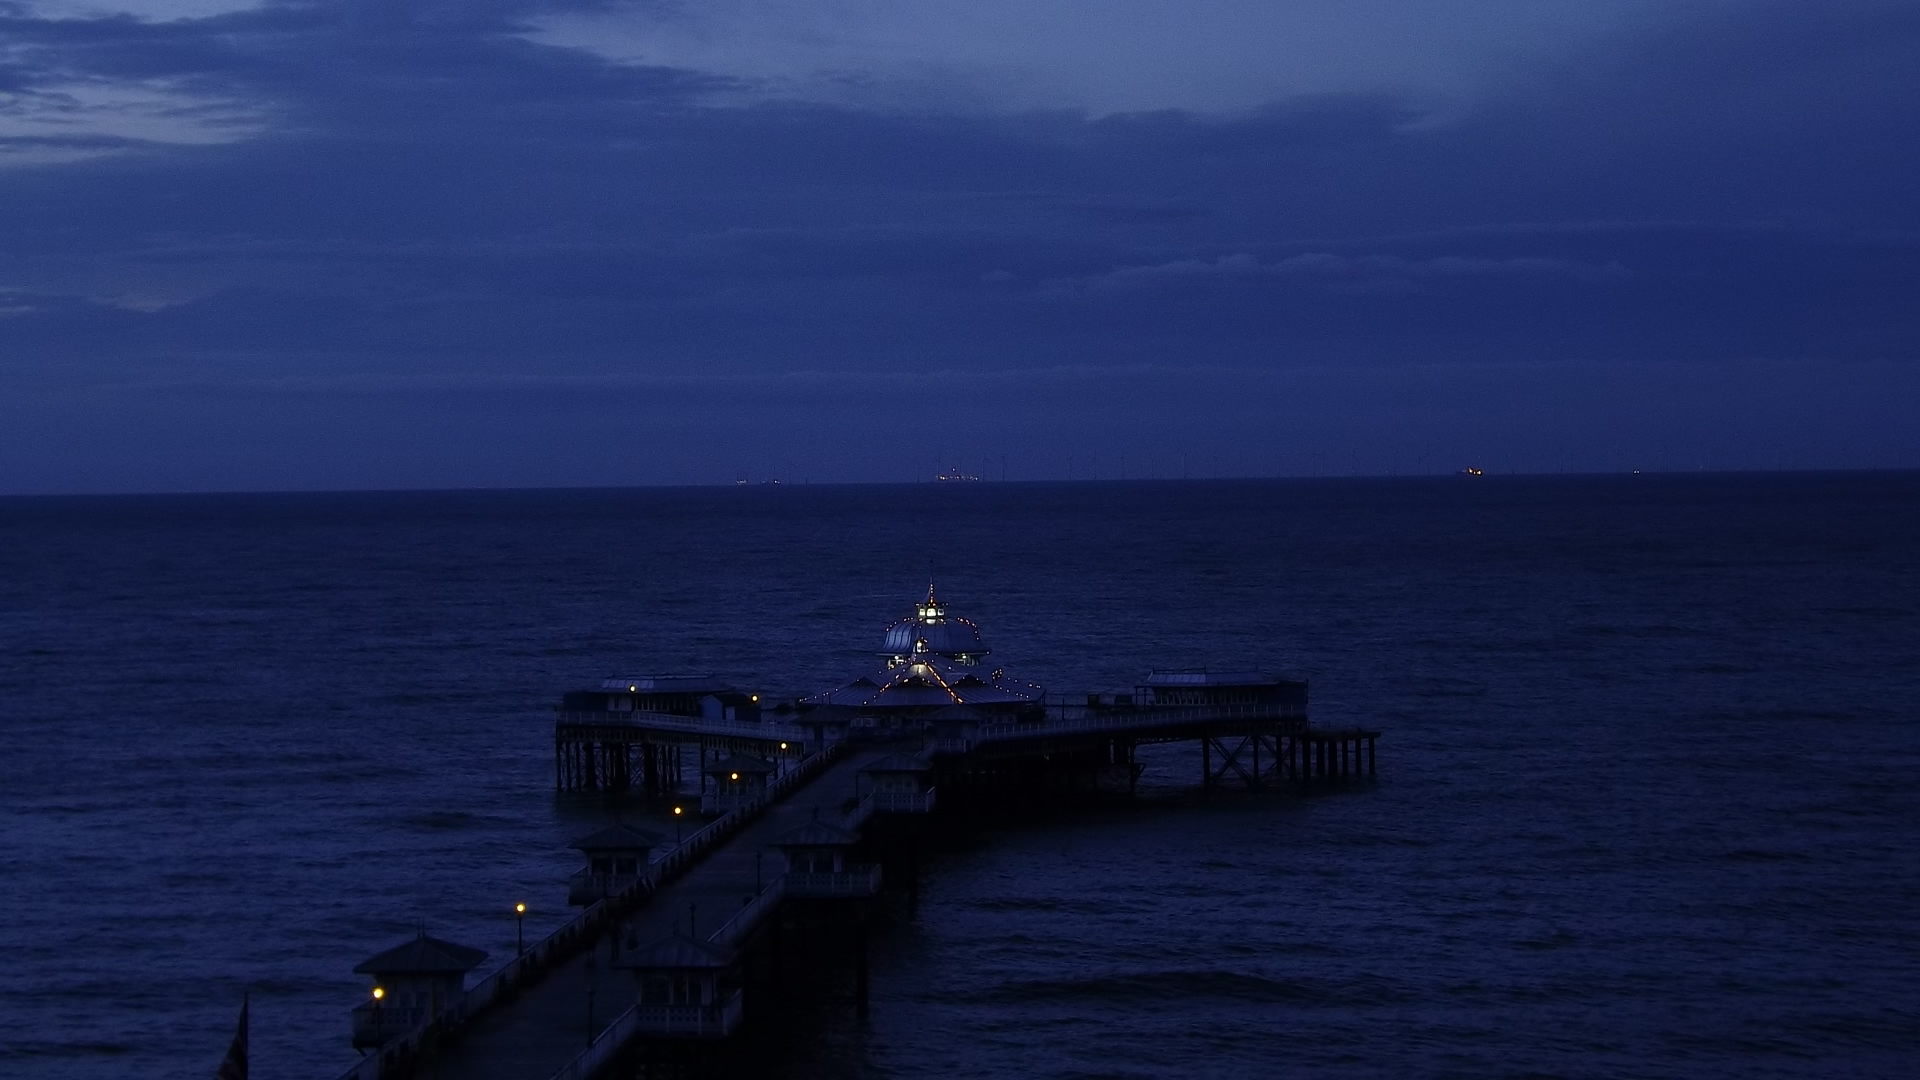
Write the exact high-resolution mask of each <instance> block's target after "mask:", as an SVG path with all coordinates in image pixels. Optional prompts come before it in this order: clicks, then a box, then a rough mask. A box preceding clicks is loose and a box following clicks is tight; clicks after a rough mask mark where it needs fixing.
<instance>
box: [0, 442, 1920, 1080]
mask: <svg viewBox="0 0 1920 1080" xmlns="http://www.w3.org/2000/svg"><path fill="white" fill-rule="evenodd" d="M929 573H931V574H933V575H934V576H935V577H937V579H938V581H939V583H940V588H941V593H942V596H943V597H944V598H945V599H946V600H947V601H948V602H949V604H950V605H951V608H952V610H953V611H954V612H956V613H957V614H961V615H966V616H969V617H971V618H973V619H974V620H976V621H977V622H979V623H980V624H981V626H982V627H983V629H984V632H985V634H986V638H987V640H988V642H989V644H990V645H991V646H992V647H993V650H994V653H993V655H994V660H995V661H996V662H997V663H999V664H1003V665H1004V666H1005V667H1006V668H1007V670H1008V671H1009V672H1010V673H1012V674H1014V675H1016V676H1021V677H1025V678H1029V679H1031V680H1033V681H1036V682H1040V683H1043V684H1045V685H1046V686H1047V687H1048V688H1049V689H1052V690H1058V691H1074V692H1080V691H1086V690H1095V689H1097V690H1125V689H1128V688H1130V687H1131V686H1132V685H1133V684H1134V682H1135V681H1136V680H1137V679H1138V677H1139V676H1141V675H1143V674H1144V673H1145V672H1146V671H1147V670H1148V669H1150V668H1153V667H1156V666H1159V667H1175V666H1193V665H1200V664H1213V665H1216V666H1231V667H1241V666H1246V667H1257V668H1265V669H1269V670H1274V671H1278V672H1287V673H1293V674H1297V675H1302V676H1305V677H1308V678H1310V679H1311V680H1312V687H1313V689H1312V694H1313V697H1312V701H1313V710H1314V715H1315V719H1316V722H1319V723H1325V724H1333V725H1355V724H1358V725H1366V726H1369V727H1377V728H1379V729H1380V730H1382V731H1383V732H1384V735H1383V736H1382V738H1381V739H1380V743H1379V760H1380V776H1379V780H1378V782H1377V783H1376V784H1373V785H1365V786H1359V787H1353V788H1346V789H1340V790H1329V791H1322V792H1316V793H1310V794H1299V793H1284V792H1266V793H1260V794H1249V793H1244V792H1236V791H1226V792H1222V793H1220V794H1219V795H1218V796H1216V797H1214V798H1212V799H1202V798H1200V797H1199V796H1198V793H1197V792H1196V790H1195V789H1196V788H1197V785H1198V779H1199V766H1198V760H1197V752H1195V751H1193V750H1192V748H1190V747H1186V748H1182V747H1169V748H1164V749H1162V750H1160V751H1158V752H1156V753H1154V754H1152V755H1150V756H1149V763H1150V768H1149V771H1148V773H1147V775H1146V777H1145V778H1144V780H1143V784H1144V786H1143V789H1142V793H1141V795H1140V797H1139V798H1138V799H1137V800H1135V801H1134V802H1133V803H1131V804H1125V803H1119V804H1110V805H1099V806H1088V807H1084V808H1079V809H1070V810H1063V811H1060V812H1054V813H1048V814H1044V815H1041V814H1036V815H1035V817H1034V819H1033V820H1018V819H1015V820H1009V821H995V822H992V823H982V824H979V825H977V826H975V827H973V829H972V832H970V833H968V834H967V838H966V840H965V842H956V843H949V844H946V845H945V846H943V847H942V848H941V849H940V850H938V851H937V852H935V853H933V854H932V855H931V856H930V857H929V858H928V860H927V861H926V862H925V863H924V864H923V867H922V873H923V885H922V893H921V897H920V904H919V907H918V909H917V912H916V913H915V914H913V915H912V916H911V917H908V916H906V915H905V914H903V913H902V909H901V908H899V906H898V905H895V906H894V907H893V908H890V909H889V910H891V911H893V912H894V914H893V915H891V916H889V917H888V918H887V919H886V920H884V921H883V922H882V924H881V925H880V926H879V927H878V929H877V930H876V932H875V936H874V938H873V951H872V965H873V983H872V1001H873V1005H872V1014H871V1017H870V1019H868V1020H866V1021H864V1022H863V1021H860V1020H858V1019H856V1018H855V1017H854V1015H853V1012H852V1009H851V1007H850V1006H846V1005H844V995H841V994H840V987H841V983H842V982H843V981H844V980H843V979H842V976H841V975H836V974H833V973H823V974H822V976H821V978H822V990H821V993H820V1001H822V1002H825V1003H826V1004H824V1005H820V1006H819V1007H817V1008H816V1009H815V1011H814V1013H813V1014H812V1018H811V1019H810V1020H809V1022H808V1024H807V1025H806V1028H805V1030H804V1031H803V1032H802V1034H801V1036H800V1037H798V1038H792V1040H791V1045H790V1046H788V1047H786V1048H783V1049H782V1050H781V1051H780V1052H779V1053H778V1054H776V1055H773V1056H774V1057H775V1058H776V1059H777V1061H778V1064H777V1066H776V1067H775V1068H774V1069H773V1070H772V1073H771V1074H770V1080H779V1078H780V1077H782V1076H785V1077H811V1076H846V1077H902V1078H933V1077H939V1078H961V1077H1008V1078H1012V1077H1057V1078H1080V1077H1141V1078H1149V1077H1150V1078H1155V1080H1162V1078H1166V1077H1223V1078H1224V1077H1233V1078H1244V1077H1249V1076H1268V1075H1289V1076H1395V1077H1399V1076H1458V1077H1507V1076H1619V1077H1741V1078H1757V1077H1775V1076H1795V1077H1811V1076H1823V1077H1824V1076H1860V1077H1907V1076H1915V1075H1920V474H1911V473H1906V474H1826V475H1820V474H1803V475H1720V476H1714V475H1675V476H1617V477H1557V478H1503V477H1485V478H1479V479H1472V478H1444V479H1442V478H1423V479H1378V480H1365V479H1340V480H1298V481H1246V482H1182V483H1171V482H1168V483H1105V484H1071V485H1060V484H1056V485H1048V484H990V483H981V484H964V485H934V484H925V485H917V486H899V487H819V486H813V487H794V486H788V487H763V486H755V487H746V488H711V489H679V490H634V491H556V492H487V493H413V494H398V493H394V494H337V495H334V494H302V495H231V496H228V495H220V496H168V497H150V498H149V497H124V498H71V499H40V498H14V499H0V823H3V824H0V828H3V829H4V832H0V904H3V906H0V945H3V946H4V948H3V949H0V958H4V962H3V963H0V1075H4V1076H5V1077H8V1078H13V1077H20V1078H29V1077H33V1078H40V1077H44V1078H48V1080H109V1078H112V1080H119V1078H134V1080H189V1078H191V1080H204V1078H205V1077H207V1076H209V1075H210V1074H211V1073H212V1070H213V1069H214V1067H215V1065H216V1064H217V1063H218V1062H219V1060H220V1058H221V1055H222V1054H223V1053H224V1051H225V1048H226V1044H227V1040H228V1038H229V1035H230V1034H231V1032H232V1029H233V1025H234V1020H235V1016H236V1013H237V1011H238V1008H239V1004H240V1000H241V995H242V992H243V991H245V990H248V989H250V990H251V993H252V1017H253V1056H254V1076H255V1077H257V1078H264V1080H283V1078H284V1080H295V1078H301V1080H330V1078H332V1077H334V1076H335V1075H337V1074H338V1072H339V1071H340V1070H341V1069H342V1068H344V1067H345V1066H346V1065H348V1064H349V1063H351V1062H352V1061H353V1060H354V1054H353V1052H352V1051H351V1050H350V1049H349V1048H348V1045H347V1010H348V1009H349V1008H350V1007H351V1006H353V1005H354V1004H355V1003H357V1002H358V1001H359V1000H360V999H361V995H362V994H363V993H364V991H365V984H364V982H363V980H362V978H361V977H359V976H355V975H354V974H352V968H353V966H354V964H356V963H358V962H359V961H361V960H362V959H364V958H366V957H367V956H369V955H371V954H372V953H374V952H376V951H378V950H379V949H382V948H384V947H386V946H388V945H391V944H394V943H396V942H397V941H399V940H402V939H404V937H406V936H407V935H408V934H410V933H411V932H412V931H413V929H414V928H415V927H416V926H417V925H419V924H420V922H421V921H422V920H424V921H425V924H426V926H427V928H428V929H429V930H430V931H431V932H433V933H434V934H436V935H439V936H443V937H447V938H451V939H453V940H456V941H461V942H465V943H468V944H471V945H475V946H478V947H481V948H484V949H486V950H488V951H489V952H490V953H492V954H493V956H494V957H495V958H496V959H498V958H504V957H505V956H507V955H509V954H510V953H511V952H512V950H513V947H514V945H513V942H514V924H513V918H512V915H511V908H512V905H513V904H514V903H515V902H517V901H525V902H526V903H528V904H529V905H530V906H531V908H532V914H531V915H530V916H529V923H528V926H527V930H528V933H529V936H532V935H533V934H535V933H544V932H546V931H547V930H548V929H550V928H551V927H553V926H555V925H558V924H559V923H560V921H562V920H563V919H564V918H566V917H567V915H568V910H567V909H566V907H565V903H564V898H565V888H564V881H565V878H566V877H567V875H568V874H569V873H571V872H572V871H573V870H574V869H575V868H576V855H575V854H574V853H573V852H571V851H569V850H568V849H567V846H566V845H567V843H568V842H569V841H570V840H571V839H573V838H575V837H576V836H577V835H579V833H581V832H582V831H585V830H586V829H588V828H591V827H593V826H595V825H597V824H599V823H601V822H603V821H604V820H605V819H606V815H607V814H608V813H609V808H608V807H607V806H605V805H604V804H603V803H601V802H598V801H596V800H595V799H593V798H581V797H567V798H560V797H557V796H556V795H555V792H554V770H553V761H552V733H551V724H552V714H551V709H552V707H553V705H554V704H555V703H556V701H557V699H558V697H559V695H560V694H561V693H562V692H563V691H565V690H568V689H571V688H578V687H581V686H585V685H590V684H593V683H596V682H597V681H598V680H600V679H601V678H603V677H605V676H608V675H615V674H628V673H648V672H694V673H709V672H712V673H719V674H722V675H725V676H728V677H730V678H732V679H734V680H736V681H737V682H738V683H739V684H741V685H742V686H744V687H749V688H756V689H759V690H760V691H761V692H762V693H764V694H768V695H775V696H792V695H796V694H800V693H807V692H812V691H814V690H818V689H822V688H825V687H827V686H830V685H834V684H836V683H838V682H840V681H844V680H845V679H847V678H848V677H849V676H851V675H852V674H854V673H856V672H859V671H862V670H864V669H866V668H867V667H869V666H870V665H871V664H872V663H873V662H874V661H875V659H876V657H875V655H874V654H875V651H876V650H877V648H878V645H879V641H880V632H881V629H882V628H883V626H884V625H885V624H886V623H888V622H889V621H891V620H893V619H895V618H898V617H901V616H903V615H906V614H908V613H909V611H910V608H911V605H912V603H913V602H914V600H915V599H917V598H918V597H919V596H920V595H921V594H922V593H923V592H924V589H925V586H926V582H927V580H928V576H929ZM491 966H492V964H491V962H490V963H489V965H488V967H489V968H490V967H491ZM837 980H838V981H837ZM837 995H838V996H837ZM836 1002H840V1003H841V1004H835V1003H836ZM789 1034H791V1033H789ZM530 1080H538V1078H530Z"/></svg>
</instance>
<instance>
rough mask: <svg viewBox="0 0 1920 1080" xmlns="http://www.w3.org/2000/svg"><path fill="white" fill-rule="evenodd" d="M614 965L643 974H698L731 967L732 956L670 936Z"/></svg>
mask: <svg viewBox="0 0 1920 1080" xmlns="http://www.w3.org/2000/svg"><path fill="white" fill-rule="evenodd" d="M616 962H617V963H618V964H619V966H620V967H625V968H640V969H642V970H652V971H699V970H712V969H714V968H723V967H726V966H727V965H728V964H731V963H733V953H731V952H729V951H727V950H726V949H723V948H721V947H720V946H718V945H714V944H712V943H711V942H706V941H695V940H694V939H692V938H690V937H686V936H684V935H681V934H673V935H671V936H669V937H663V938H661V939H660V940H658V941H656V942H654V943H653V944H651V945H647V946H645V947H643V948H640V949H637V950H635V951H634V952H631V953H627V954H625V955H623V956H621V957H620V958H619V960H618V961H616Z"/></svg>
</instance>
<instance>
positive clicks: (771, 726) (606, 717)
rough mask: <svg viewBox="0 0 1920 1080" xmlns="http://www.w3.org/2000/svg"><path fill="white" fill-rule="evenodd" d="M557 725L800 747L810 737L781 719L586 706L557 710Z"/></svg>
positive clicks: (554, 716) (555, 712)
mask: <svg viewBox="0 0 1920 1080" xmlns="http://www.w3.org/2000/svg"><path fill="white" fill-rule="evenodd" d="M553 719H554V723H555V724H561V725H566V726H569V727H607V728H624V729H634V728H645V729H647V730H651V731H675V732H680V733H681V734H685V735H726V736H731V737H733V738H740V739H756V740H759V741H761V742H786V743H792V744H793V745H794V746H800V745H801V744H802V743H803V742H804V741H805V740H806V737H807V732H806V729H805V728H801V727H798V726H795V725H793V724H784V723H780V722H778V721H767V722H762V723H756V722H754V721H751V720H709V719H707V718H705V717H700V716H681V715H679V714H678V713H662V712H646V711H644V710H640V709H635V710H631V711H624V710H609V711H605V712H599V711H589V710H584V709H555V710H554V714H553Z"/></svg>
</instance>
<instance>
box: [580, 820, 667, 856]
mask: <svg viewBox="0 0 1920 1080" xmlns="http://www.w3.org/2000/svg"><path fill="white" fill-rule="evenodd" d="M660 840H661V837H660V835H659V834H658V833H650V832H648V831H646V830H645V829H636V828H634V827H633V826H631V825H623V824H619V823H616V824H613V825H609V826H607V827H606V828H604V829H598V830H595V831H594V832H590V833H588V834H587V835H585V836H583V837H581V838H580V839H578V840H575V841H574V842H573V847H574V849H575V850H576V851H651V850H652V849H654V848H656V847H659V846H660Z"/></svg>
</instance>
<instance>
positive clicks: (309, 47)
mask: <svg viewBox="0 0 1920 1080" xmlns="http://www.w3.org/2000/svg"><path fill="white" fill-rule="evenodd" d="M1916 310H1920V3H1913V2H1894V0H1822V2H1819V3H1810V2H1807V0H1795V2H1789V3H1779V2H1770V0H1341V2H1335V0H1298V2H1283V0H1104V2H1095V0H1050V2H1044V3H1036V2H1034V0H972V2H970V3H965V4H954V3H933V2H931V0H700V2H688V3H678V2H674V0H636V2H619V0H573V2H568V0H552V2H544V3H543V2H537V0H524V2H515V0H444V2H424V0H368V2H315V3H280V2H267V3H259V4H249V3H241V2H222V0H150V2H145V3H134V2H132V0H45V2H18V0H15V2H8V0H0V493H40V492H96V491H98V492H107V491H175V490H225V489H239V490H254V489H306V488H361V487H375V488H392V487H399V488H406V487H469V486H478V487H490V486H513V487H521V486H546V485H626V484H688V483H692V484H703V483H732V482H733V481H734V480H735V479H736V478H738V477H740V476H743V475H745V476H747V477H749V478H750V479H752V480H755V481H758V480H762V479H767V478H779V479H782V480H785V481H788V482H793V483H798V482H802V481H811V482H813V483H823V482H841V481H904V480H918V479H926V478H928V477H930V476H931V475H932V474H933V473H934V471H935V470H936V469H939V468H943V467H949V468H950V467H959V468H963V469H965V470H966V471H969V472H973V473H980V474H983V475H985V476H988V477H990V478H992V479H999V478H1000V477H1001V476H1003V475H1004V476H1006V477H1007V478H1009V479H1063V478H1080V479H1084V478H1089V477H1095V478H1102V479H1104V478H1111V477H1120V476H1130V477H1152V476H1161V477H1178V476H1183V475H1185V476H1196V477H1197V476H1251V475H1275V474H1285V475H1296V474H1343V475H1344V474H1354V473H1360V474H1382V473H1413V472H1428V473H1444V472H1452V471H1454V470H1456V469H1458V468H1461V467H1463V466H1466V465H1478V466H1482V467H1484V468H1486V469H1487V470H1488V471H1489V472H1547V471H1560V470H1575V471H1592V470H1622V469H1633V468H1642V469H1647V470H1693V469H1702V468H1705V469H1750V468H1762V469H1772V468H1886V467H1914V466H1920V422H1916V420H1915V416H1916V412H1920V408H1917V407H1920V369H1917V368H1916V364H1920V317H1916V314H1915V312H1916Z"/></svg>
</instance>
